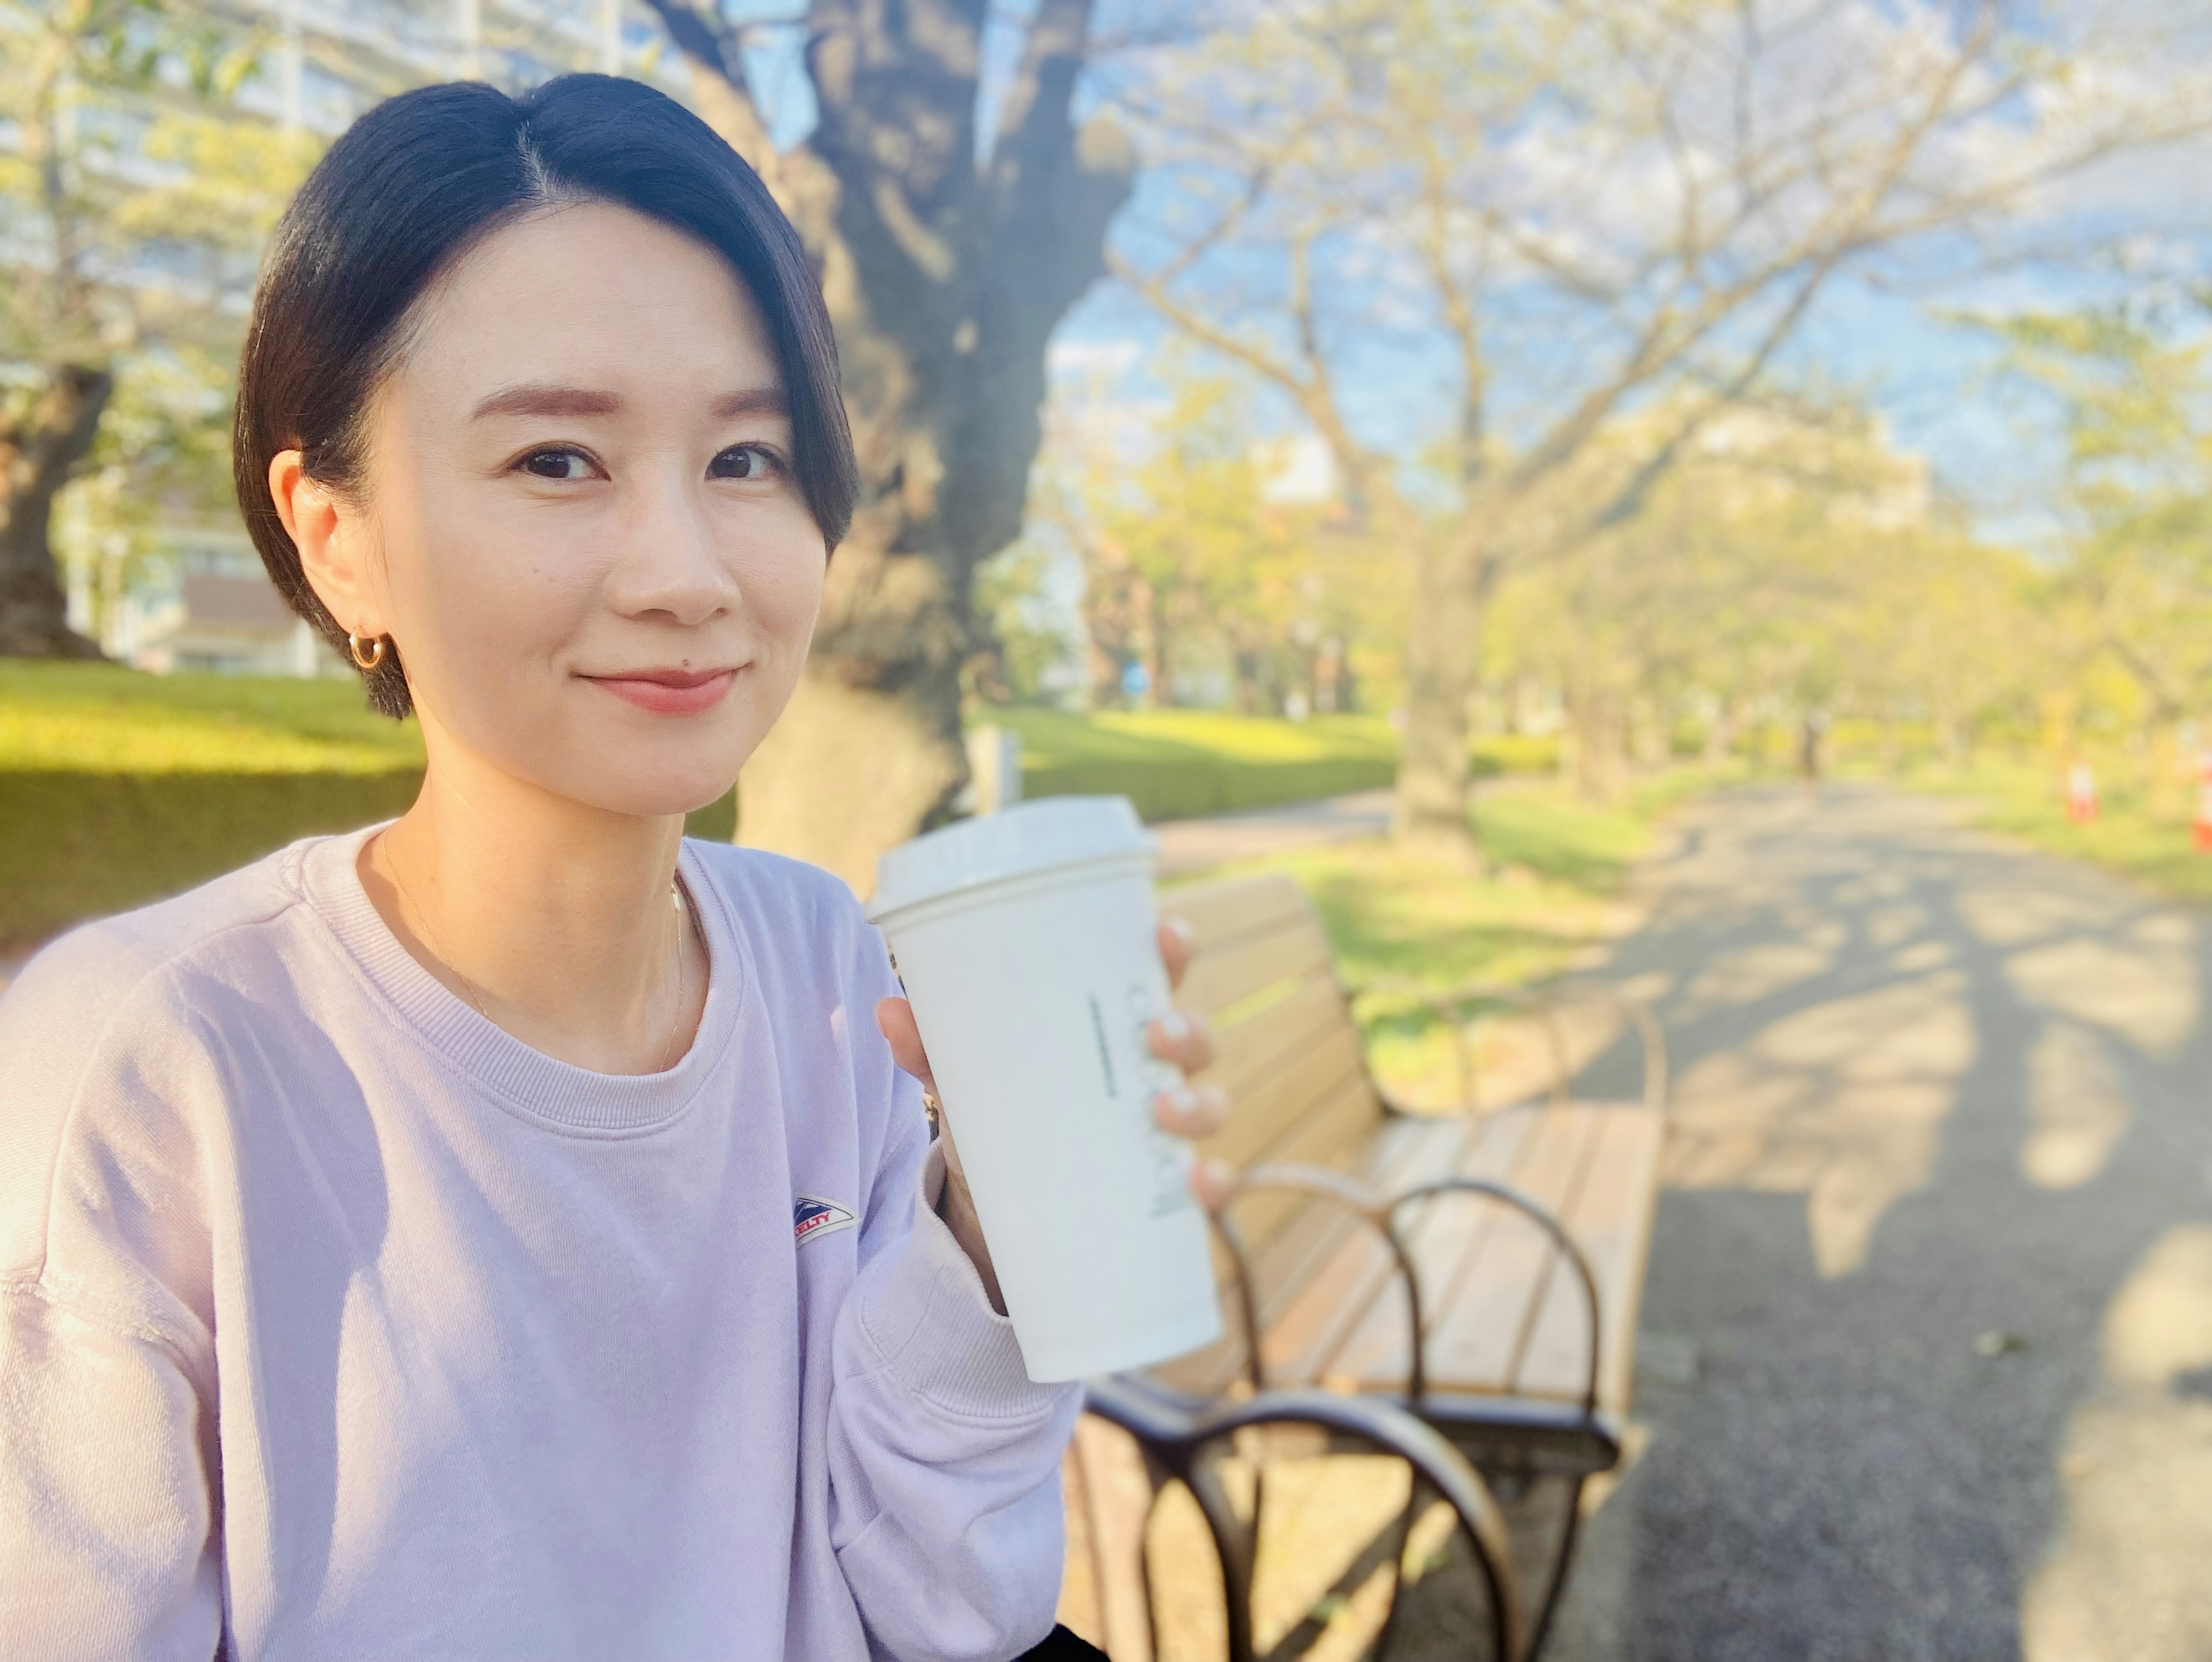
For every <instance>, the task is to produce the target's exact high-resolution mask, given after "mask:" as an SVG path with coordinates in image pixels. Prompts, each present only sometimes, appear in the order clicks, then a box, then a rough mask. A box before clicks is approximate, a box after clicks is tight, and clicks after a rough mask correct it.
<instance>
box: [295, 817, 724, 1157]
mask: <svg viewBox="0 0 2212 1662" xmlns="http://www.w3.org/2000/svg"><path fill="white" fill-rule="evenodd" d="M390 823H392V822H390V821H388V820H387V821H385V822H383V824H380V825H369V826H366V827H364V828H363V829H362V830H360V831H348V832H346V833H344V834H343V835H342V836H337V837H320V838H318V839H316V840H315V841H313V842H312V843H308V845H307V848H306V849H305V850H304V852H303V855H302V857H301V862H300V878H301V890H302V892H303V893H304V895H305V897H306V898H307V903H308V904H309V905H311V906H312V907H313V909H314V910H315V911H316V913H317V914H318V915H319V916H320V917H321V918H322V920H323V922H324V923H325V925H326V926H327V927H328V928H329V929H330V931H331V934H332V936H333V937H335V939H336V941H337V945H338V947H339V949H340V950H341V951H342V952H343V953H344V954H345V955H346V956H347V957H348V958H349V959H352V960H353V962H354V964H355V965H356V967H357V968H358V969H359V970H360V971H361V972H362V974H363V975H364V976H365V977H367V978H368V981H369V982H370V983H371V984H372V985H373V986H374V988H375V989H376V990H377V992H378V993H380V995H382V996H383V998H384V999H385V1000H386V1002H388V1003H389V1004H390V1005H391V1006H392V1010H393V1012H394V1014H397V1015H398V1018H399V1019H400V1020H402V1021H403V1022H404V1023H405V1024H406V1026H409V1027H410V1028H412V1029H413V1030H414V1032H416V1035H417V1036H419V1037H420V1038H422V1041H423V1043H425V1044H428V1046H429V1047H430V1048H431V1049H432V1050H435V1051H437V1052H438V1053H439V1054H440V1055H441V1056H443V1057H444V1058H445V1059H446V1061H447V1062H449V1063H450V1064H452V1066H453V1067H454V1068H457V1069H459V1071H460V1072H461V1073H462V1074H463V1075H465V1076H466V1077H467V1078H468V1079H469V1080H470V1081H472V1082H473V1083H475V1084H477V1086H479V1087H482V1088H483V1090H484V1091H485V1092H486V1093H488V1094H489V1095H491V1096H492V1097H494V1098H495V1099H498V1101H499V1102H500V1104H501V1105H502V1106H504V1107H507V1108H509V1109H512V1110H514V1111H519V1112H520V1113H521V1114H523V1115H524V1116H526V1117H529V1118H532V1119H534V1120H538V1121H540V1122H542V1123H544V1124H545V1125H546V1126H547V1127H548V1128H550V1129H554V1130H556V1131H563V1132H568V1133H573V1134H578V1135H599V1136H609V1135H617V1136H619V1135H626V1134H635V1133H637V1132H641V1131H650V1130H655V1129H659V1128H660V1127H661V1126H664V1125H666V1124H668V1123H671V1121H673V1120H675V1119H676V1118H677V1117H678V1116H680V1115H681V1114H682V1113H683V1112H684V1110H685V1109H686V1108H687V1107H689V1106H690V1104H691V1102H692V1099H694V1098H695V1097H696V1096H697V1095H698V1094H699V1091H700V1087H702V1086H703V1085H704V1084H705V1083H706V1081H707V1080H708V1077H709V1076H710V1075H712V1074H713V1073H714V1068H715V1064H716V1063H717V1062H719V1061H720V1058H721V1055H722V1052H723V1050H725V1049H726V1048H727V1046H728V1044H729V1041H730V1038H731V1036H732V1034H733V1033H734V1032H736V1031H737V1026H738V1017H739V1015H740V1014H741V1013H742V1011H743V1009H744V1001H745V989H747V987H748V986H750V984H751V982H752V980H753V966H752V963H751V961H750V953H749V952H748V951H747V949H746V946H745V941H744V931H743V930H741V929H740V928H738V927H737V922H736V919H735V918H734V917H733V916H732V914H731V911H730V906H729V901H728V898H727V897H726V896H725V895H724V894H723V892H722V890H721V887H720V885H719V884H717V883H716V882H715V881H714V877H713V875H712V874H710V873H709V872H708V870H707V869H706V867H705V864H704V862H703V861H701V860H700V859H699V858H698V856H697V855H695V854H694V853H693V852H692V850H691V849H690V846H689V845H688V844H687V845H685V846H684V847H683V848H682V849H680V851H679V852H678V855H677V861H676V868H677V872H678V875H679V876H680V877H681V879H682V880H683V883H684V889H685V891H686V892H688V893H689V894H690V897H691V904H692V910H693V912H694V914H695V915H696V916H697V918H698V920H699V925H700V932H701V934H702V937H703V940H704V943H705V946H706V948H707V956H708V976H707V1004H706V1008H705V1010H704V1011H703V1012H702V1014H701V1015H700V1018H699V1030H698V1032H696V1034H694V1035H693V1037H692V1040H691V1046H690V1049H689V1050H686V1051H685V1052H684V1055H683V1056H681V1057H679V1058H678V1061H677V1062H676V1065H675V1066H674V1067H672V1068H666V1069H665V1070H663V1071H662V1072H660V1073H657V1074H600V1073H594V1072H592V1070H591V1069H590V1068H579V1067H577V1066H576V1065H575V1064H574V1063H573V1062H562V1061H561V1060H559V1059H558V1058H557V1057H554V1056H547V1055H546V1054H545V1053H544V1051H543V1050H537V1049H535V1048H533V1047H532V1046H531V1045H529V1044H525V1043H523V1041H522V1040H520V1039H519V1038H515V1036H514V1035H513V1034H512V1033H510V1032H507V1030H506V1029H505V1028H504V1027H501V1026H499V1025H498V1023H496V1022H495V1021H492V1020H489V1019H488V1018H486V1017H484V1016H483V1015H482V1014H478V1013H477V1010H476V1009H475V1008H473V1007H472V1006H471V1005H470V1004H469V1003H468V1002H467V1001H465V1000H464V999H462V998H461V997H459V995H456V994H455V993H453V991H451V990H450V989H448V988H447V986H446V984H445V983H443V982H441V981H440V980H439V979H438V978H437V977H435V976H434V975H432V974H431V973H430V972H429V971H428V970H426V969H424V968H423V967H422V965H421V964H419V963H417V962H416V959H415V955H414V954H413V953H410V952H409V951H408V950H407V948H406V947H404V946H402V945H401V944H400V942H399V939H398V936H397V935H395V934H392V929H391V927H390V925H388V924H386V922H385V921H384V918H383V915H382V914H381V913H380V912H379V911H378V910H376V907H375V904H374V903H373V902H372V901H371V900H370V899H369V898H368V891H367V890H365V889H364V888H362V883H361V865H360V861H361V851H362V849H363V848H364V847H365V846H366V845H367V843H368V839H369V838H370V837H374V836H375V835H376V834H377V833H378V832H379V831H382V830H384V829H385V826H386V825H389V824H390Z"/></svg>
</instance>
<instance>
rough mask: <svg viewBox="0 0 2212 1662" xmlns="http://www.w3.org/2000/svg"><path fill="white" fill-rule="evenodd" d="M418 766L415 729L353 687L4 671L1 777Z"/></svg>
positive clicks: (17, 666) (116, 671) (0, 669)
mask: <svg viewBox="0 0 2212 1662" xmlns="http://www.w3.org/2000/svg"><path fill="white" fill-rule="evenodd" d="M421 765H422V739H421V736H420V734H418V733H417V732H416V729H415V728H414V727H413V725H412V724H411V723H403V722H398V721H391V720H388V719H387V718H386V717H384V716H381V715H376V714H375V713H374V711H372V710H370V709H368V707H367V705H366V704H365V703H363V702H362V691H361V687H360V685H358V684H357V683H356V682H352V681H336V680H331V681H297V680H280V679H258V678H248V677H243V676H193V675H173V676H165V675H148V674H144V673H141V672H139V671H137V670H131V669H125V668H124V667H121V666H120V665H116V664H42V663H36V662H27V663H26V662H16V663H0V770H20V771H46V770H60V771H66V772H81V773H118V774H125V773H127V774H161V773H358V774H376V773H388V772H391V771H392V770H396V769H402V768H407V767H410V766H412V767H420V766H421Z"/></svg>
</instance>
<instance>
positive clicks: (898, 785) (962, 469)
mask: <svg viewBox="0 0 2212 1662" xmlns="http://www.w3.org/2000/svg"><path fill="white" fill-rule="evenodd" d="M651 3H652V4H653V9H654V10H655V11H656V12H657V13H659V15H660V16H661V18H662V20H663V21H664V22H665V24H666V25H667V27H668V29H669V33H670V35H671V39H672V40H674V41H675V43H676V45H677V46H678V48H679V49H680V50H681V51H682V52H684V54H685V56H686V58H687V59H689V61H690V64H691V65H692V68H693V70H694V82H695V88H696V93H697V102H698V104H699V107H700V109H701V112H702V114H703V115H704V116H705V117H706V118H707V119H708V120H709V121H710V122H711V123H713V124H714V125H715V126H716V128H717V129H718V130H720V131H722V133H723V134H724V136H725V137H727V138H728V139H729V140H730V142H731V143H732V145H733V146H735V147H736V148H737V149H738V151H739V153H740V154H742V155H744V156H745V157H746V159H747V160H748V161H751V162H752V163H753V164H754V166H755V167H757V168H758V169H759V170H760V172H761V174H762V176H763V179H765V180H767V181H768V183H769V187H770V188H771V189H772V190H774V191H775V192H776V194H777V197H778V198H779V200H781V201H782V202H783V204H784V205H785V209H786V211H787V212H789V213H790V214H791V216H792V219H793V222H794V223H795V224H796V225H797V226H798V227H799V234H800V235H801V236H802V237H803V238H804V239H805V241H806V244H807V247H808V250H809V252H810V253H811V254H812V255H813V256H814V258H815V259H816V261H817V268H818V269H819V271H820V272H821V275H822V286H823V296H824V298H825V299H826V300H827V301H828V303H829V313H830V317H831V319H832V320H833V321H834V322H835V324H836V330H837V344H838V350H839V353H840V356H841V358H842V363H843V368H844V382H845V400H846V407H847V410H848V413H849V415H850V416H851V418H852V423H853V432H854V445H855V447H856V449H857V451H858V453H859V456H860V475H861V505H860V513H859V515H858V517H857V519H856V520H855V522H854V530H853V534H852V536H851V538H850V539H848V542H847V543H846V545H844V546H843V547H842V548H841V549H839V550H838V551H837V554H836V557H835V558H834V559H833V560H832V561H831V563H830V581H829V594H828V595H827V596H826V597H825V600H824V602H823V617H822V621H821V624H820V625H819V627H818V628H817V630H816V632H815V642H814V651H813V656H812V659H811V662H810V664H809V667H808V672H807V674H806V676H805V679H804V680H803V681H802V683H801V685H800V690H799V693H798V695H797V696H795V697H793V700H792V703H791V707H790V708H789V709H787V711H786V712H785V714H784V715H783V718H782V720H781V721H780V722H779V723H778V724H777V727H776V729H775V733H774V734H772V735H771V737H770V740H769V742H768V743H765V744H763V746H761V748H760V750H759V751H758V752H756V753H755V755H754V757H753V758H752V760H751V761H750V763H749V764H747V766H746V768H745V773H744V788H743V792H742V799H743V801H744V813H742V815H741V816H740V819H739V822H738V837H739V839H740V840H741V841H743V842H745V843H753V844H756V845H757V846H761V847H764V848H771V849H777V850H779V851H781V852H784V853H787V854H793V855H799V856H800V857H802V858H805V859H809V860H813V861H817V862H818V863H821V864H823V865H825V866H828V867H829V868H830V869H831V870H833V871H835V872H836V873H837V874H839V875H840V876H842V877H843V878H844V879H845V880H847V881H848V882H850V883H852V884H853V885H854V886H855V887H856V888H859V889H860V890H861V891H862V892H866V890H867V888H868V886H870V885H871V883H872V880H873V877H874V864H875V856H876V855H878V854H879V853H881V852H882V850H883V849H885V848H887V847H889V846H890V844H892V843H896V842H898V841H900V840H902V838H904V837H908V836H911V835H912V834H913V833H914V832H915V831H918V830H920V829H921V828H922V827H923V826H924V825H927V823H928V822H930V821H931V820H932V819H935V818H937V817H939V816H941V815H942V814H944V813H946V812H948V811H949V809H950V806H951V801H952V799H953V798H954V796H955V795H956V794H957V793H958V791H959V789H960V787H961V786H962V785H963V783H964V782H966V779H967V775H968V764H967V755H966V752H965V749H964V747H963V745H962V743H961V737H960V682H959V676H960V667H961V665H962V663H963V661H965V659H966V658H967V657H968V655H969V650H970V648H971V644H972V642H973V638H974V631H975V629H976V628H977V627H978V624H977V622H976V620H975V618H974V616H973V612H972V610H971V606H970V599H969V592H970V584H971V580H972V577H973V575H974V572H975V567H976V566H977V565H978V564H980V563H981V562H982V561H984V560H986V559H988V558H989V557H991V556H992V555H994V554H995V553H997V552H998V551H1000V549H1002V548H1004V547H1005V546H1006V545H1007V544H1009V543H1011V542H1012V541H1013V539H1015V538H1016V537H1017V536H1018V534H1019V533H1020V531H1021V526H1022V512H1023V507H1024V500H1025V498H1026V496H1027V494H1028V486H1029V474H1030V464H1031V463H1032V462H1033V461H1034V460H1036V453H1037V448H1038V446H1039V444H1040V442H1041V441H1042V405H1043V403H1044V398H1045V390H1046V389H1045V349H1046V346H1047V344H1048V341H1049V339H1050V338H1051V334H1052V331H1053V329H1054V326H1055V325H1057V324H1058V322H1059V321H1060V318H1061V317H1062V315H1064V314H1066V310H1067V308H1068V307H1070V306H1071V305H1073V303H1074V301H1075V300H1076V299H1077V297H1078V296H1079V295H1081V294H1082V293H1083V291H1084V290H1085V289H1087V288H1089V287H1090V286H1091V283H1093V282H1094V281H1096V280H1097V277H1100V276H1101V275H1103V272H1104V270H1105V265H1104V259H1103V248H1104V244H1105V233H1106V225H1107V222H1108V221H1109V219H1110V218H1111V217H1112V216H1113V214H1114V212H1115V210H1117V209H1118V208H1119V207H1120V206H1121V203H1122V202H1123V201H1124V200H1125V199H1126V198H1127V195H1128V193H1129V189H1130V184H1131V179H1132V174H1133V156H1132V153H1131V151H1130V148H1129V146H1128V143H1127V140H1126V139H1124V138H1123V137H1121V134H1120V133H1119V132H1118V131H1116V130H1115V129H1113V128H1111V127H1109V126H1107V125H1102V124H1099V123H1092V124H1091V125H1086V126H1085V127H1083V128H1080V129H1079V128H1078V127H1077V126H1076V125H1074V123H1073V119H1071V116H1070V111H1069V107H1070V103H1071V100H1072V98H1073V92H1074V88H1075V82H1076V78H1077V76H1078V75H1079V72H1080V70H1081V69H1082V64H1083V54H1084V52H1085V48H1086V45H1087V41H1088V36H1089V30H1090V21H1091V0H1039V3H1038V5H1037V7H1036V12H1035V15H1034V16H1033V18H1032V20H1031V21H1030V26H1029V31H1028V36H1027V40H1026V42H1025V44H1024V49H1023V53H1022V57H1021V59H1020V61H1019V64H1018V67H1017V70H1016V73H1015V75H1014V76H1013V79H1012V83H1011V84H1010V86H1009V87H1008V88H1007V90H1006V97H1005V100H1004V103H1003V106H1002V112H1003V113H1002V114H1001V117H1000V127H999V131H998V132H997V133H996V135H995V136H994V138H993V139H992V142H991V143H990V145H989V148H988V154H987V157H986V158H985V159H984V160H983V161H981V162H980V163H979V161H977V155H976V152H977V143H976V123H975V113H976V95H977V90H978V78H977V77H978V71H979V69H980V66H981V55H982V34H983V28H984V22H985V16H986V13H987V6H986V4H985V3H984V0H812V3H811V5H810V6H809V7H808V9H807V36H808V44H807V66H808V70H809V72H810V74H811V78H812V80H813V83H814V89H815V98H816V102H817V107H818V108H819V111H820V117H819V121H818V124H817V127H816V129H815V131H814V133H813V134H812V136H811V137H810V138H809V139H808V140H807V142H806V143H805V144H804V145H802V146H800V147H799V148H798V149H795V150H794V151H793V152H791V153H789V154H787V155H772V154H770V153H769V149H768V147H767V144H766V141H765V138H764V136H763V129H762V126H761V123H760V120H759V116H758V113H757V111H756V110H755V109H754V107H753V106H752V103H751V99H750V92H749V90H748V89H747V88H746V85H745V81H744V58H743V54H742V52H741V51H740V50H739V42H738V33H737V30H736V28H735V27H733V26H732V25H730V24H728V23H726V22H725V21H722V18H721V15H720V10H719V9H714V8H708V7H702V6H696V5H693V4H688V3H683V0H651Z"/></svg>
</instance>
